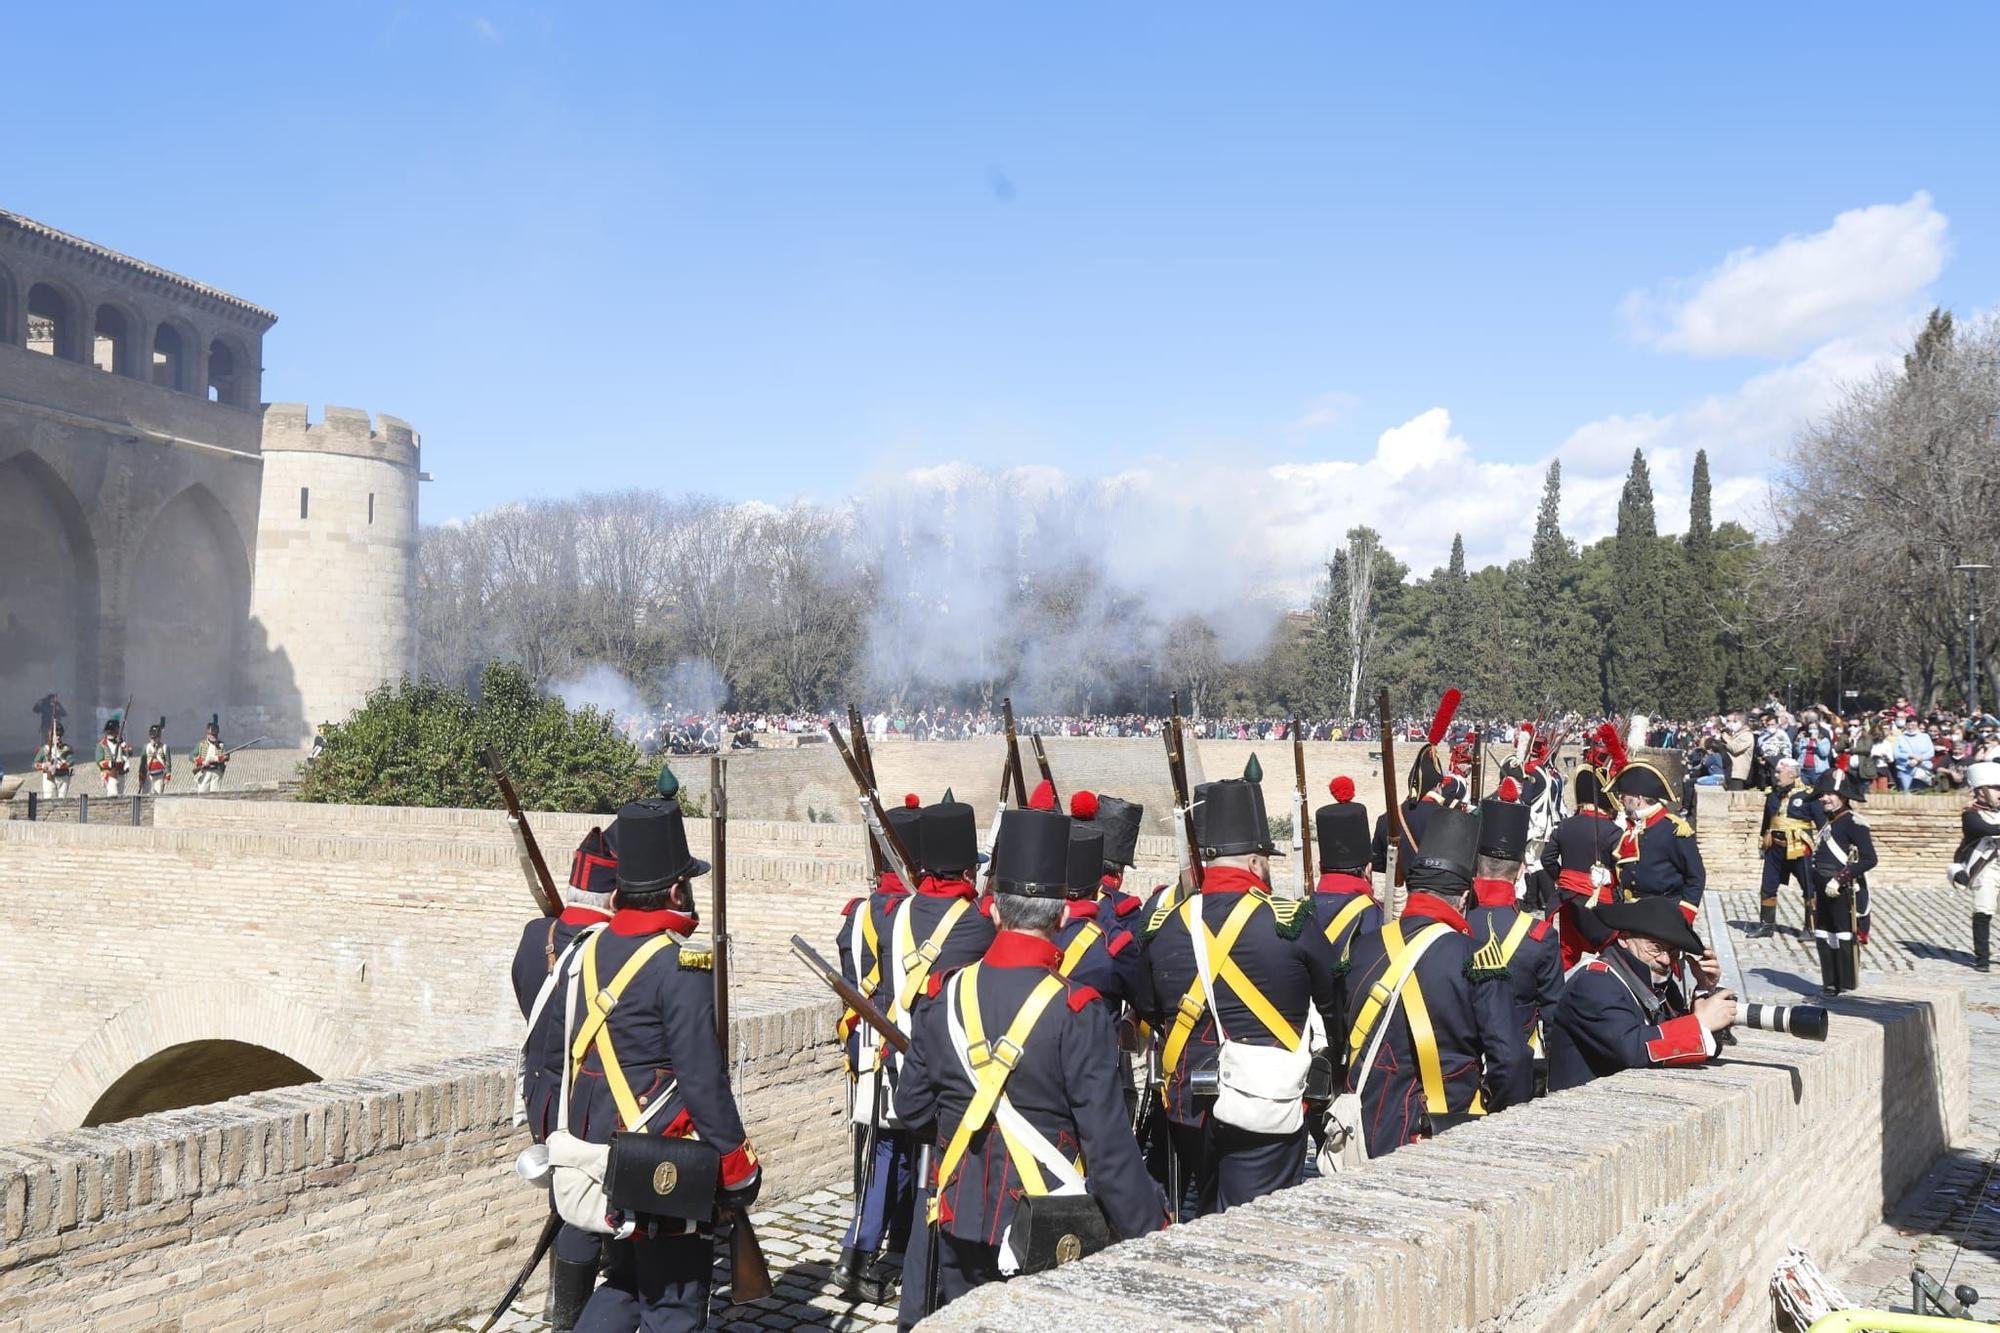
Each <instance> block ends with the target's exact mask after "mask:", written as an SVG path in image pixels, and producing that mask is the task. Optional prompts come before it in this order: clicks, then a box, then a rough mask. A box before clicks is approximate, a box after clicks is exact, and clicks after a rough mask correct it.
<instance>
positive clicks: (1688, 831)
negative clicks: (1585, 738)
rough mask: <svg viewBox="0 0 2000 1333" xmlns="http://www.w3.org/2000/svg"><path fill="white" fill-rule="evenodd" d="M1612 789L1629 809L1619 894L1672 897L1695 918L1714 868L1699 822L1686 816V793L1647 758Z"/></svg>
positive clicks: (1622, 773)
mask: <svg viewBox="0 0 2000 1333" xmlns="http://www.w3.org/2000/svg"><path fill="white" fill-rule="evenodd" d="M1611 789H1612V791H1614V792H1616V793H1617V795H1618V799H1619V801H1620V802H1621V803H1622V804H1623V805H1624V807H1625V832H1624V834H1623V835H1622V836H1621V837H1620V838H1619V839H1618V891H1619V897H1620V898H1621V899H1622V900H1624V901H1626V902H1631V901H1632V900H1633V899H1635V898H1671V899H1673V900H1674V902H1676V903H1677V904H1678V905H1679V906H1680V910H1681V915H1682V916H1684V917H1685V918H1686V919H1687V920H1688V921H1690V922H1692V921H1693V920H1694V919H1695V916H1696V914H1697V913H1699V912H1700V911H1701V894H1702V890H1703V889H1704V888H1705V887H1707V884H1708V872H1707V871H1706V870H1704V869H1703V868H1702V864H1701V848H1700V846H1699V845H1698V844H1697V843H1696V842H1695V838H1694V826H1693V825H1692V824H1690V823H1688V822H1687V820H1685V819H1683V818H1681V816H1680V813H1679V811H1680V797H1679V795H1678V794H1676V793H1675V791H1674V789H1673V786H1672V784H1671V783H1669V782H1668V781H1667V779H1666V775H1665V774H1663V773H1661V772H1660V770H1659V769H1657V768H1655V767H1653V765H1652V764H1651V763H1649V762H1647V761H1646V760H1643V759H1642V760H1635V761H1633V762H1632V763H1629V764H1627V765H1625V767H1623V768H1621V769H1619V770H1618V775H1617V776H1616V777H1615V778H1613V779H1612V780H1611Z"/></svg>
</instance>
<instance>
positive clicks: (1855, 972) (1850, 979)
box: [1836, 940, 1861, 991]
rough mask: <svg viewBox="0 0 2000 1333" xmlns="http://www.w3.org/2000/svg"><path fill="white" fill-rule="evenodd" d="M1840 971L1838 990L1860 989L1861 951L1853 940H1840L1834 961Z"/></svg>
mask: <svg viewBox="0 0 2000 1333" xmlns="http://www.w3.org/2000/svg"><path fill="white" fill-rule="evenodd" d="M1836 961H1837V962H1838V964H1839V969H1840V988H1841V989H1842V990H1844V991H1857V990H1860V989H1861V949H1860V946H1858V945H1856V944H1855V942H1854V941H1853V940H1842V941H1841V942H1840V949H1839V951H1838V957H1837V960H1836Z"/></svg>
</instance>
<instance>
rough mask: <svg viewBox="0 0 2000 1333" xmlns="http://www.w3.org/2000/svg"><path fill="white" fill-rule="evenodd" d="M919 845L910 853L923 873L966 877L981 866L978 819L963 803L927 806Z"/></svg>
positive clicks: (921, 815)
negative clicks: (966, 874)
mask: <svg viewBox="0 0 2000 1333" xmlns="http://www.w3.org/2000/svg"><path fill="white" fill-rule="evenodd" d="M1003 827H1004V825H1003ZM917 844H918V845H917V846H915V847H912V848H911V849H910V854H911V855H912V856H915V857H916V858H917V868H918V869H919V870H922V871H923V872H924V873H926V874H930V875H962V874H964V873H965V872H966V871H968V870H970V869H972V868H973V867H974V866H976V865H978V864H979V819H978V816H976V815H975V814H973V811H972V807H971V806H969V805H967V804H966V803H965V802H963V801H939V802H938V803H937V804H936V805H927V806H925V807H924V808H923V809H922V810H921V811H920V812H919V813H918V817H917ZM1057 878H1058V879H1060V878H1062V877H1061V876H1060V875H1058V876H1057ZM910 887H911V888H915V887H916V886H915V885H911V886H910Z"/></svg>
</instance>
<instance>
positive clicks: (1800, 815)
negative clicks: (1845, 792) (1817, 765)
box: [1757, 779, 1826, 859]
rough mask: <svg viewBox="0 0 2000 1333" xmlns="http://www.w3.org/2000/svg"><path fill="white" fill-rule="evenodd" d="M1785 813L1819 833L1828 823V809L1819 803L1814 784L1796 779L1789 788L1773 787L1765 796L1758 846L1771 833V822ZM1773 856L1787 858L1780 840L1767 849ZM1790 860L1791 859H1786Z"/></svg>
mask: <svg viewBox="0 0 2000 1333" xmlns="http://www.w3.org/2000/svg"><path fill="white" fill-rule="evenodd" d="M1781 810H1782V811H1783V812H1784V813H1785V815H1786V816H1787V817H1788V818H1791V819H1802V820H1804V821H1805V822H1806V823H1808V824H1811V825H1812V827H1813V830H1814V831H1815V832H1817V831H1818V830H1819V829H1820V828H1821V827H1822V826H1824V825H1825V823H1826V807H1825V806H1823V805H1821V804H1820V803H1819V797H1818V796H1817V795H1815V794H1814V792H1813V789H1812V784H1811V783H1809V782H1806V781H1803V780H1799V779H1795V780H1794V781H1793V782H1792V785H1791V786H1789V787H1773V788H1772V789H1771V790H1770V791H1768V792H1766V793H1765V794H1764V822H1763V823H1762V824H1760V825H1759V826H1758V828H1757V833H1758V844H1759V845H1760V846H1761V845H1762V843H1763V835H1764V834H1767V833H1769V832H1770V831H1771V821H1772V820H1774V819H1776V818H1777V817H1778V812H1779V811H1781ZM1765 850H1766V851H1767V852H1768V853H1770V854H1771V855H1773V856H1779V857H1784V856H1785V844H1784V841H1783V840H1782V839H1780V840H1779V841H1778V842H1777V844H1776V845H1775V846H1772V847H1768V848H1765ZM1786 859H1790V858H1788V857H1787V858H1786Z"/></svg>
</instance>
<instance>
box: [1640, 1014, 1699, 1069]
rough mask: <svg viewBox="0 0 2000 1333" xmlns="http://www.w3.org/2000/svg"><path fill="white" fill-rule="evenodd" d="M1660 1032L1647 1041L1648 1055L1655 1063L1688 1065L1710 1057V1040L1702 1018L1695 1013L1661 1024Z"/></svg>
mask: <svg viewBox="0 0 2000 1333" xmlns="http://www.w3.org/2000/svg"><path fill="white" fill-rule="evenodd" d="M1659 1033H1660V1035H1659V1036H1657V1037H1655V1038H1653V1039H1652V1040H1651V1041H1649V1042H1647V1043H1646V1056H1647V1058H1648V1059H1650V1060H1651V1061H1652V1062H1653V1063H1654V1064H1656V1065H1686V1064H1694V1063H1695V1062H1697V1061H1700V1060H1706V1059H1707V1058H1708V1040H1707V1038H1706V1037H1705V1035H1704V1034H1703V1032H1702V1026H1701V1020H1700V1019H1699V1018H1696V1017H1695V1016H1694V1015H1693V1014H1683V1015H1681V1016H1680V1017H1679V1018H1674V1019H1669V1020H1668V1021H1667V1022H1665V1023H1662V1024H1660V1027H1659Z"/></svg>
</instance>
